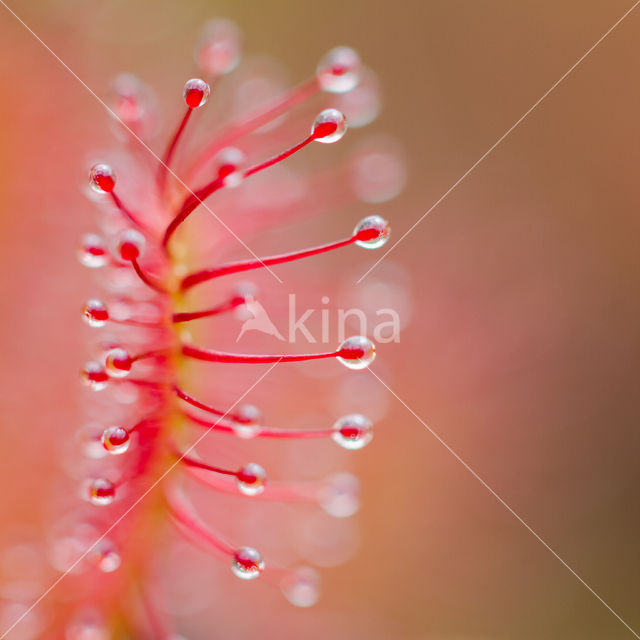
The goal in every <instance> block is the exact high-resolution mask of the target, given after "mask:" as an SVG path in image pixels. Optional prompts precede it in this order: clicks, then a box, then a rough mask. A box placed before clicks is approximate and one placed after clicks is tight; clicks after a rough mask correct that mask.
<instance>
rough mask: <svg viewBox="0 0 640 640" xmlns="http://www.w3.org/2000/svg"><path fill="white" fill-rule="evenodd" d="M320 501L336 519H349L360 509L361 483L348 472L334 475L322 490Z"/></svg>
mask: <svg viewBox="0 0 640 640" xmlns="http://www.w3.org/2000/svg"><path fill="white" fill-rule="evenodd" d="M318 501H319V503H320V505H321V506H322V508H323V509H324V510H325V511H326V512H327V513H328V514H329V515H330V516H333V517H335V518H348V517H349V516H352V515H353V514H354V513H356V512H357V511H358V509H359V508H360V482H359V480H358V478H356V476H354V475H353V474H352V473H348V472H346V471H343V472H339V473H334V474H333V475H332V476H330V477H329V478H328V479H327V482H326V484H325V486H324V487H323V488H322V489H321V491H320V494H319V496H318Z"/></svg>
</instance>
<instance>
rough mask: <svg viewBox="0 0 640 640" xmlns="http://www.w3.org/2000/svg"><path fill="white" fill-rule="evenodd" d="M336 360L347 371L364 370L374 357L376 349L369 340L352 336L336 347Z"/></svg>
mask: <svg viewBox="0 0 640 640" xmlns="http://www.w3.org/2000/svg"><path fill="white" fill-rule="evenodd" d="M338 354H339V355H338V360H339V361H340V362H342V364H343V365H344V366H345V367H347V368H348V369H366V368H367V367H368V366H369V365H370V364H371V363H372V362H373V361H374V359H375V357H376V348H375V345H374V344H373V342H371V340H369V338H365V337H364V336H353V337H351V338H347V339H346V340H345V341H344V342H343V343H342V344H341V345H340V346H339V347H338Z"/></svg>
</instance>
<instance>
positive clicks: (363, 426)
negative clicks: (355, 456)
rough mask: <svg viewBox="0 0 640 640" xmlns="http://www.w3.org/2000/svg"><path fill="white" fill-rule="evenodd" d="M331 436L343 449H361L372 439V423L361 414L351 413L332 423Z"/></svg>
mask: <svg viewBox="0 0 640 640" xmlns="http://www.w3.org/2000/svg"><path fill="white" fill-rule="evenodd" d="M331 437H332V438H333V441H334V442H337V443H338V444H339V445H340V446H341V447H344V448H345V449H354V450H355V449H362V447H365V446H366V445H368V444H369V443H370V442H371V440H372V439H373V424H372V423H371V420H369V418H366V417H365V416H363V415H362V414H360V413H351V414H349V415H347V416H343V417H342V418H340V419H339V420H338V421H337V422H336V423H335V424H334V425H333V435H332V436H331Z"/></svg>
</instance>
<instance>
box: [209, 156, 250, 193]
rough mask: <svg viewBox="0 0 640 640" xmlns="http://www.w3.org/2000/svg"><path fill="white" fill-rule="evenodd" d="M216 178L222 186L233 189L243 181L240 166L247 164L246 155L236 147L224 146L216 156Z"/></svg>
mask: <svg viewBox="0 0 640 640" xmlns="http://www.w3.org/2000/svg"><path fill="white" fill-rule="evenodd" d="M216 163H217V165H218V178H220V179H221V180H222V181H223V183H224V186H225V187H227V188H229V189H233V188H235V187H237V186H239V185H240V183H241V182H242V181H243V179H244V178H243V176H242V171H241V167H244V166H245V165H246V164H247V156H246V155H245V154H244V152H242V151H241V150H240V149H237V148H236V147H225V148H224V149H222V150H221V151H220V153H218V155H217V156H216Z"/></svg>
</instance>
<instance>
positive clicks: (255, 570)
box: [231, 547, 264, 580]
mask: <svg viewBox="0 0 640 640" xmlns="http://www.w3.org/2000/svg"><path fill="white" fill-rule="evenodd" d="M231 571H233V573H234V574H235V575H236V576H238V578H241V579H242V580H253V579H254V578H257V577H258V576H259V575H260V574H261V573H262V572H263V571H264V560H263V559H262V556H261V555H260V554H259V553H258V552H257V551H256V550H255V549H253V548H252V547H242V548H241V549H238V550H237V551H236V552H235V553H234V554H233V561H232V563H231Z"/></svg>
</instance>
